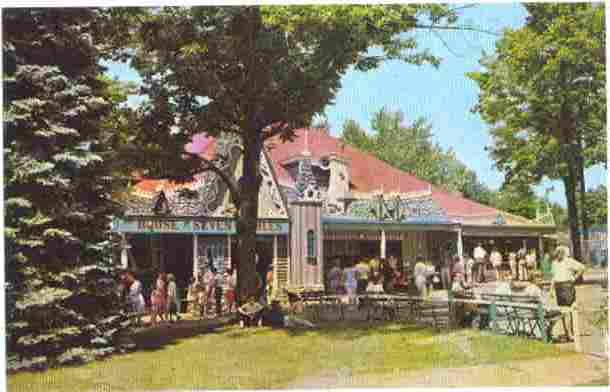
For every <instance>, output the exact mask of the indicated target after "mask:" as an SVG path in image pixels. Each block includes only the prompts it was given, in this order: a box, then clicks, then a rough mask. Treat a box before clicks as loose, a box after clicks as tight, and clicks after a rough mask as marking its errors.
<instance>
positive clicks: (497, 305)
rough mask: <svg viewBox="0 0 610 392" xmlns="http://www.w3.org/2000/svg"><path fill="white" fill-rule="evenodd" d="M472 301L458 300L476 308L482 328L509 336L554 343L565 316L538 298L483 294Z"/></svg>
mask: <svg viewBox="0 0 610 392" xmlns="http://www.w3.org/2000/svg"><path fill="white" fill-rule="evenodd" d="M471 298H472V297H471ZM471 298H464V296H461V297H457V298H455V300H454V301H455V302H456V303H462V304H472V305H475V307H476V309H477V313H478V318H479V322H478V325H476V323H475V325H476V326H478V327H479V328H481V329H491V330H493V331H496V332H500V333H506V334H508V335H514V336H523V337H528V338H536V339H542V340H544V341H550V339H551V332H552V330H553V327H554V326H555V323H556V322H557V321H559V320H561V318H562V317H563V313H562V312H561V310H560V309H559V308H556V307H545V306H544V305H543V304H542V303H541V302H540V299H539V298H538V297H531V296H526V295H518V294H517V295H514V294H513V295H505V294H482V295H481V299H473V298H472V299H471Z"/></svg>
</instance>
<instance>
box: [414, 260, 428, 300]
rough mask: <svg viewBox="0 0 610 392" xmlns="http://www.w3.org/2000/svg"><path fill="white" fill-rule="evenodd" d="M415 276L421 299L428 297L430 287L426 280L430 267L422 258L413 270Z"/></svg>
mask: <svg viewBox="0 0 610 392" xmlns="http://www.w3.org/2000/svg"><path fill="white" fill-rule="evenodd" d="M413 276H414V278H415V287H417V291H418V292H419V295H420V296H421V297H426V296H427V295H428V287H427V285H426V280H427V278H428V267H427V266H426V264H425V263H424V259H423V257H421V256H418V257H417V263H415V267H414V269H413Z"/></svg>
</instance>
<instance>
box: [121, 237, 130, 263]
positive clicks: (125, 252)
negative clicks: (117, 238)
mask: <svg viewBox="0 0 610 392" xmlns="http://www.w3.org/2000/svg"><path fill="white" fill-rule="evenodd" d="M128 252H129V250H128V248H127V241H124V242H123V246H122V248H121V268H123V269H127V268H129V254H128Z"/></svg>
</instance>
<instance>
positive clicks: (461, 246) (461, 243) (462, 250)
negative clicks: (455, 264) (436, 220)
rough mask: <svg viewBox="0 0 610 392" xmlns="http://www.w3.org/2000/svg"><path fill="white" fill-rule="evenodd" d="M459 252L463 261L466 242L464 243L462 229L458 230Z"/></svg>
mask: <svg viewBox="0 0 610 392" xmlns="http://www.w3.org/2000/svg"><path fill="white" fill-rule="evenodd" d="M457 252H458V256H459V258H460V260H462V255H463V254H464V242H463V241H462V228H461V227H459V228H458V232H457Z"/></svg>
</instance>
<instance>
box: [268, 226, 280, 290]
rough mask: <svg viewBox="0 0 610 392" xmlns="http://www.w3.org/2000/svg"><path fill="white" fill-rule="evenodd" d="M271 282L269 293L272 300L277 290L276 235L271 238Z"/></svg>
mask: <svg viewBox="0 0 610 392" xmlns="http://www.w3.org/2000/svg"><path fill="white" fill-rule="evenodd" d="M271 262H272V263H273V282H271V290H272V292H271V293H269V294H270V296H271V297H272V298H274V297H275V293H276V292H277V290H278V279H277V235H274V236H273V260H272V261H271Z"/></svg>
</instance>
